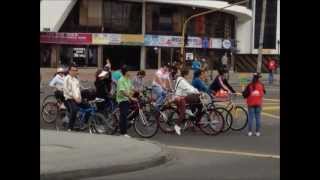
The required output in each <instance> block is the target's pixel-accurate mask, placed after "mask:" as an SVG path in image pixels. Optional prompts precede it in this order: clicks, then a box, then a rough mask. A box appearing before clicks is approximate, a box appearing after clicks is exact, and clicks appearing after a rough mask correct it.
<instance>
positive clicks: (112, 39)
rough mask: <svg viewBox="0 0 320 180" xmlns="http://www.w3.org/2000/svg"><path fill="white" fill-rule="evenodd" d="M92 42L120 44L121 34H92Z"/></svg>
mask: <svg viewBox="0 0 320 180" xmlns="http://www.w3.org/2000/svg"><path fill="white" fill-rule="evenodd" d="M92 44H109V45H119V44H121V34H104V33H95V34H92Z"/></svg>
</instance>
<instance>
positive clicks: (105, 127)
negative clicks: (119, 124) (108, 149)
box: [88, 113, 113, 134]
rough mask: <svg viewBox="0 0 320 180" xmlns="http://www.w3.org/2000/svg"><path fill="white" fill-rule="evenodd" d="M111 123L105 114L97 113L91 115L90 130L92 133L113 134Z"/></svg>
mask: <svg viewBox="0 0 320 180" xmlns="http://www.w3.org/2000/svg"><path fill="white" fill-rule="evenodd" d="M111 124H112V123H110V121H108V120H107V119H106V118H105V116H104V115H103V114H101V113H95V114H94V115H91V116H90V117H89V121H88V125H89V132H90V134H93V133H97V134H111V133H112V132H113V128H112V126H111Z"/></svg>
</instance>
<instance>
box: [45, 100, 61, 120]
mask: <svg viewBox="0 0 320 180" xmlns="http://www.w3.org/2000/svg"><path fill="white" fill-rule="evenodd" d="M58 113H59V107H58V106H57V103H55V102H47V103H46V104H45V105H44V106H42V110H41V117H42V120H43V121H44V122H46V123H48V124H51V123H53V122H55V121H56V119H57V117H58Z"/></svg>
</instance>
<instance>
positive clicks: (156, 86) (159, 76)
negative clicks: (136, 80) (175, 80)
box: [152, 64, 172, 109]
mask: <svg viewBox="0 0 320 180" xmlns="http://www.w3.org/2000/svg"><path fill="white" fill-rule="evenodd" d="M170 89H172V88H171V83H170V73H169V68H168V66H167V65H166V64H164V65H163V66H162V67H161V68H160V69H159V70H157V72H156V73H155V77H154V79H153V82H152V93H153V94H155V95H156V108H157V109H159V106H160V105H161V104H162V103H163V101H164V99H165V97H166V91H167V90H170Z"/></svg>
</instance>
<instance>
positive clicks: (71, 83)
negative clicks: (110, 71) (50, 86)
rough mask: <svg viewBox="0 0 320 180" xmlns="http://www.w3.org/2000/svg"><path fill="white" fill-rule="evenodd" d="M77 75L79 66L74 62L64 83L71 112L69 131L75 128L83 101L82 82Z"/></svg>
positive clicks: (65, 94) (65, 95)
mask: <svg viewBox="0 0 320 180" xmlns="http://www.w3.org/2000/svg"><path fill="white" fill-rule="evenodd" d="M77 75H78V68H77V66H76V65H74V64H72V65H70V67H69V74H68V75H67V76H66V77H65V79H64V83H63V95H64V98H65V100H66V104H67V108H68V110H69V113H70V123H69V126H68V131H71V130H73V126H74V123H75V120H76V116H77V112H78V110H79V107H78V106H79V104H80V103H81V92H80V82H79V80H78V78H77Z"/></svg>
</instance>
